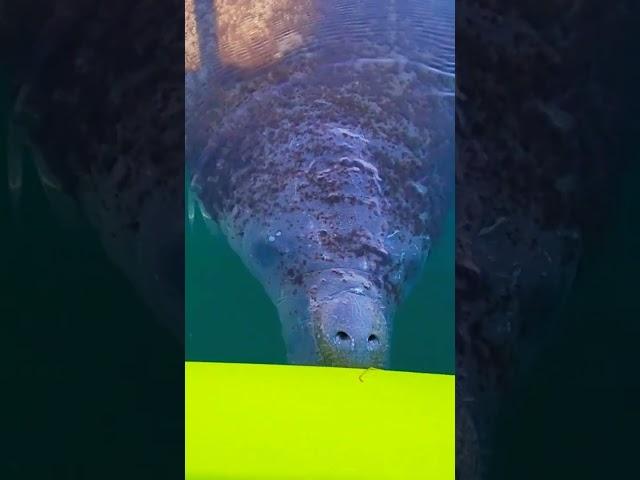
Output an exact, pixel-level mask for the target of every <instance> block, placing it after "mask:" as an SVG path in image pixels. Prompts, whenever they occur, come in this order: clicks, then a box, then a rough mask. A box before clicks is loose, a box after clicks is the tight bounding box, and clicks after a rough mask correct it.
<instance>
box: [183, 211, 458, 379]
mask: <svg viewBox="0 0 640 480" xmlns="http://www.w3.org/2000/svg"><path fill="white" fill-rule="evenodd" d="M196 212H197V210H196ZM186 250H187V251H186V328H187V353H186V355H187V358H188V359H190V360H208V361H223V362H252V363H286V354H285V349H284V343H283V341H282V338H281V334H280V324H279V321H278V317H277V313H276V309H275V307H274V306H273V304H272V303H271V301H270V300H269V299H268V297H267V295H266V293H264V291H263V289H262V286H261V285H260V284H259V283H258V281H257V280H256V279H255V278H253V276H252V275H251V274H250V273H249V272H248V271H247V270H246V269H245V267H244V266H243V264H242V262H241V260H240V258H239V257H238V256H237V255H236V254H235V253H234V252H233V251H232V250H231V248H230V247H229V246H228V245H227V242H226V240H225V238H224V237H223V236H222V234H220V233H218V234H217V235H216V234H212V233H211V231H210V230H209V229H208V228H207V226H206V224H205V223H204V220H203V219H202V217H201V216H200V215H198V214H196V217H195V219H194V223H193V226H192V227H191V228H190V227H187V239H186ZM454 254H455V252H454V225H453V215H450V216H449V218H448V219H447V222H446V226H445V228H444V232H443V235H442V237H441V238H439V239H438V241H437V242H436V243H435V245H434V248H433V251H432V253H431V256H430V258H429V260H428V262H427V265H426V268H425V271H424V275H423V276H422V279H421V280H420V282H419V283H418V285H417V286H416V287H415V290H414V291H413V293H412V295H411V296H410V298H409V299H408V300H407V302H406V303H405V304H403V305H402V307H401V308H400V310H399V312H398V315H397V318H396V323H395V332H394V339H393V344H392V358H391V367H392V368H393V369H397V370H408V371H418V372H437V373H453V372H454V369H455V357H454V355H455V353H454V321H455V320H454V300H455V299H454V296H455V292H454V281H455V280H454Z"/></svg>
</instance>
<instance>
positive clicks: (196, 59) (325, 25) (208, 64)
mask: <svg viewBox="0 0 640 480" xmlns="http://www.w3.org/2000/svg"><path fill="white" fill-rule="evenodd" d="M185 21H186V26H185V35H186V38H185V44H186V50H185V89H186V108H187V113H186V155H187V162H188V164H189V166H190V167H191V169H192V171H193V170H194V169H195V170H197V169H198V165H199V161H200V160H201V157H202V152H203V150H204V149H205V147H206V145H207V144H208V143H210V142H211V138H212V137H214V136H215V135H216V134H217V133H218V132H219V131H220V129H221V125H222V124H223V123H224V121H225V119H227V118H228V117H229V113H230V112H234V111H236V110H237V109H238V107H239V106H241V105H243V104H245V103H246V102H247V101H248V100H250V99H251V98H252V97H255V96H256V95H260V94H261V93H263V92H265V91H267V90H268V89H269V88H274V87H277V86H282V85H283V84H286V83H288V82H290V81H291V80H292V79H298V80H300V79H303V78H304V79H306V81H308V80H309V79H311V80H313V79H315V81H319V82H322V83H324V84H325V85H326V86H327V87H329V88H335V87H337V86H339V85H340V84H342V85H344V84H345V83H347V82H350V81H351V80H353V75H354V72H360V73H359V75H360V77H361V78H363V79H371V78H374V77H375V75H376V73H377V72H388V71H394V72H396V73H397V74H398V75H397V78H398V79H399V80H398V81H397V82H398V83H397V84H395V85H388V86H387V87H385V88H387V89H391V91H392V92H393V91H396V92H397V91H398V89H400V88H402V81H404V82H405V83H407V82H411V80H412V79H414V80H415V81H413V82H412V88H414V89H418V90H422V94H423V95H434V94H435V95H453V93H454V82H453V75H454V59H455V52H454V22H455V8H454V2H453V1H452V0H431V1H428V0H427V1H425V0H396V1H388V2H387V1H381V0H357V1H351V0H326V1H320V0H302V1H293V0H277V1H266V0H258V1H249V0H239V1H238V0H236V1H231V0H214V1H210V0H187V1H186V11H185ZM403 71H406V73H405V74H404V77H403ZM367 83H368V82H366V81H365V82H363V84H365V85H366V84H367ZM394 89H395V90H394ZM416 92H417V90H416ZM378 94H379V95H383V94H389V91H379V92H378ZM412 94H413V93H412ZM450 123H451V122H450Z"/></svg>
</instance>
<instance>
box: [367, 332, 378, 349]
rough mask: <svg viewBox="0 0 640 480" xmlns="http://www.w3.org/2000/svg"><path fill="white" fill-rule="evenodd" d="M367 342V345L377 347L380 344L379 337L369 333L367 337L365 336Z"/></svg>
mask: <svg viewBox="0 0 640 480" xmlns="http://www.w3.org/2000/svg"><path fill="white" fill-rule="evenodd" d="M367 343H368V345H369V347H372V348H373V347H377V346H378V345H380V339H379V338H378V336H377V335H369V338H367Z"/></svg>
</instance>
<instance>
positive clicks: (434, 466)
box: [185, 362, 455, 480]
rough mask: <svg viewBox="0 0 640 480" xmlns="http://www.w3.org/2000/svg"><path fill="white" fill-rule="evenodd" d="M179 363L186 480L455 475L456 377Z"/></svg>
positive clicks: (439, 478)
mask: <svg viewBox="0 0 640 480" xmlns="http://www.w3.org/2000/svg"><path fill="white" fill-rule="evenodd" d="M185 369H186V370H185V390H186V391H185V399H186V401H185V407H186V414H185V417H186V418H185V428H186V432H185V444H186V445H185V455H186V463H185V470H186V479H187V480H203V479H216V480H218V479H220V480H232V479H233V480H262V479H273V480H276V479H277V480H293V479H296V480H320V479H323V480H324V479H344V480H346V479H362V480H365V479H366V480H378V479H380V480H381V479H402V480H407V479H411V480H418V479H435V480H449V479H450V480H453V479H454V471H455V452H454V450H455V434H454V421H455V407H454V404H455V402H454V400H455V399H454V395H455V377H454V376H453V375H434V374H424V373H405V372H392V371H383V370H357V369H346V368H323V367H299V366H281V365H252V364H229V363H204V362H203V363H201V362H186V366H185Z"/></svg>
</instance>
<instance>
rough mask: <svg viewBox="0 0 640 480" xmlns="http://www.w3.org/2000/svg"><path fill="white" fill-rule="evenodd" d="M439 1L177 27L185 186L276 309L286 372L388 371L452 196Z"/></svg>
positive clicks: (448, 22) (306, 10)
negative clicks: (295, 367) (183, 34)
mask: <svg viewBox="0 0 640 480" xmlns="http://www.w3.org/2000/svg"><path fill="white" fill-rule="evenodd" d="M425 3H428V5H425ZM453 3H454V2H453V1H449V0H442V1H435V2H415V1H399V2H380V1H356V2H354V1H348V2H347V1H340V0H334V1H323V2H319V1H303V2H290V1H287V0H283V1H280V2H259V1H258V2H249V1H246V2H245V1H240V2H238V1H236V2H230V1H225V0H221V1H218V2H214V8H213V9H212V8H211V1H210V0H207V1H202V2H197V1H196V5H195V9H194V11H193V17H189V15H187V29H186V31H187V45H188V47H187V62H186V63H187V78H186V84H187V112H186V117H187V131H186V135H187V143H186V149H187V162H188V165H189V168H190V171H191V174H192V188H193V190H194V191H195V192H196V195H197V198H198V200H199V202H200V205H201V208H202V209H203V212H204V213H205V215H206V216H209V217H211V218H213V219H214V220H215V221H217V223H218V224H219V225H220V227H221V228H222V230H223V232H224V233H225V235H226V237H227V239H228V241H229V243H230V245H231V246H232V247H233V249H234V250H235V251H236V252H237V254H238V255H239V256H240V257H241V259H242V260H243V262H244V263H245V265H246V266H247V267H248V268H249V269H250V271H251V272H252V273H253V274H254V275H255V276H256V278H258V279H259V280H260V282H261V283H262V285H263V286H264V288H265V289H266V291H267V293H268V295H269V297H270V298H271V300H272V301H273V302H274V304H275V305H276V306H277V309H278V312H279V316H280V320H281V324H282V331H283V336H284V340H285V344H286V348H287V353H288V358H289V360H290V361H291V362H292V363H297V364H326V365H340V366H354V367H355V366H358V367H367V366H385V365H388V360H389V345H390V338H391V334H392V330H393V317H394V312H395V310H396V307H397V306H398V305H399V303H400V302H401V301H402V300H403V298H405V296H406V295H407V294H408V292H409V291H410V289H411V286H412V284H413V282H414V280H415V279H416V277H417V276H418V274H419V273H420V271H421V268H422V265H423V264H424V262H425V259H427V257H428V254H429V249H430V247H431V243H432V239H433V238H434V236H435V235H437V232H438V229H439V227H440V223H441V220H442V216H443V213H444V212H445V211H446V209H447V204H448V201H449V196H450V195H451V194H452V184H453V162H454V158H453V136H454V116H453V108H454V76H453V40H454V38H453V36H454V30H453V24H454V11H453ZM187 7H189V5H187ZM188 10H189V8H187V11H188ZM247 12H248V13H247ZM190 18H191V21H192V23H191V29H190V28H189V26H190V25H189V22H190ZM273 18H281V19H282V20H281V23H280V24H279V23H277V22H274V21H273ZM351 20H354V21H357V23H355V24H354V23H352V24H350V23H349V21H351ZM283 24H284V25H283ZM194 25H195V28H194ZM212 25H213V26H214V28H213V29H212V28H210V27H211V26H212ZM195 29H197V32H196V30H195ZM256 30H257V31H258V33H257V34H256V33H255V31H256ZM190 32H191V34H192V35H193V36H192V37H191V38H189V35H190ZM245 32H250V33H251V32H253V33H251V35H256V37H257V38H255V39H254V38H251V37H250V38H249V39H247V38H246V36H247V35H248V34H247V33H245ZM337 32H339V34H338V33H337ZM196 33H197V35H196ZM190 42H191V43H190ZM196 42H197V45H196ZM190 45H191V47H192V50H191V51H189V46H190ZM194 51H195V52H196V53H195V54H194ZM190 53H191V55H192V56H191V58H189V54H190ZM195 57H197V58H198V65H197V66H193V70H192V71H189V64H190V61H193V59H194V58H195ZM194 63H195V62H194Z"/></svg>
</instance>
